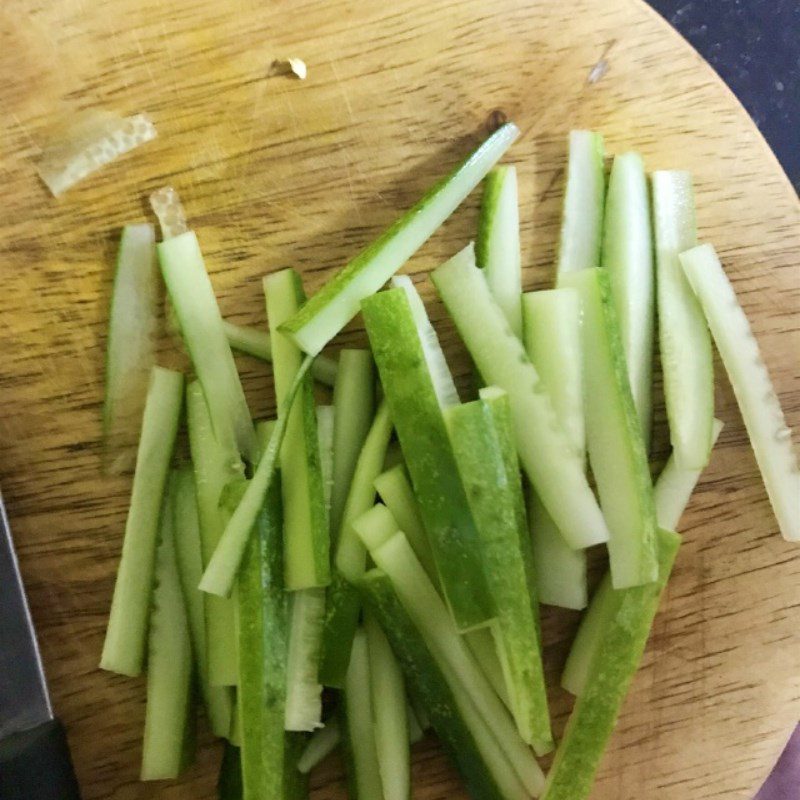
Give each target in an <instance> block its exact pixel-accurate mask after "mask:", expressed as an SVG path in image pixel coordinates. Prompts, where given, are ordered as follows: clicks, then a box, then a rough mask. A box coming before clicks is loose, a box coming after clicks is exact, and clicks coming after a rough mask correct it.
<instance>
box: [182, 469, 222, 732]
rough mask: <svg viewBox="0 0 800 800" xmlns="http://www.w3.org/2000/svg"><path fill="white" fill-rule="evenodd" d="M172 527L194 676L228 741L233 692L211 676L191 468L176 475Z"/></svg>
mask: <svg viewBox="0 0 800 800" xmlns="http://www.w3.org/2000/svg"><path fill="white" fill-rule="evenodd" d="M170 481H171V483H172V484H173V489H172V492H173V502H172V526H173V531H174V537H175V555H176V558H177V563H178V574H179V576H180V579H181V589H182V590H183V599H184V603H185V605H186V614H187V617H188V620H189V633H190V634H191V639H192V651H193V653H194V663H195V672H196V674H197V677H198V683H199V684H200V693H201V695H202V697H203V703H204V705H205V708H206V715H207V717H208V720H209V724H210V727H211V732H212V733H213V734H214V735H215V736H219V737H227V736H228V733H229V732H230V729H231V713H232V710H233V690H232V689H231V688H230V687H229V686H212V685H211V682H210V681H209V672H208V638H207V636H206V608H205V605H206V603H207V602H208V601H209V600H211V599H212V597H211V595H207V594H205V593H203V592H201V591H200V589H198V588H197V587H198V584H199V583H200V578H201V577H202V575H203V555H202V551H201V544H200V538H201V537H200V521H199V518H198V513H197V492H196V491H195V485H194V476H193V474H192V470H191V468H190V467H185V468H183V469H181V470H178V471H176V472H173V474H172V476H171V478H170Z"/></svg>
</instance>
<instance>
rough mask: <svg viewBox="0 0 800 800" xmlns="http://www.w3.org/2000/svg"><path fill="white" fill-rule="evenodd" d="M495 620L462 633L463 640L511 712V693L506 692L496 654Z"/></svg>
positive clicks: (503, 675) (501, 668)
mask: <svg viewBox="0 0 800 800" xmlns="http://www.w3.org/2000/svg"><path fill="white" fill-rule="evenodd" d="M496 628H497V622H492V623H491V624H490V625H487V626H486V627H485V628H476V629H475V630H473V631H467V632H466V633H464V634H462V635H463V637H464V642H465V643H466V645H467V647H468V648H469V652H470V653H472V657H473V658H474V659H475V663H476V664H477V665H478V666H479V667H480V668H481V672H482V673H483V674H484V676H485V678H486V680H487V681H489V684H490V686H491V687H492V689H494V692H495V694H496V695H497V696H498V697H499V698H500V699H501V700H502V701H503V705H504V706H505V707H506V708H507V709H508V710H509V711H510V712H511V713H512V714H513V713H514V709H513V707H512V705H511V695H509V693H508V685H507V684H506V676H505V674H504V671H503V665H502V664H501V663H500V656H499V655H498V648H499V643H498V642H497V640H496V639H495V636H496V633H495V630H496Z"/></svg>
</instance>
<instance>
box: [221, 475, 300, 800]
mask: <svg viewBox="0 0 800 800" xmlns="http://www.w3.org/2000/svg"><path fill="white" fill-rule="evenodd" d="M281 519H282V509H281V491H280V484H279V482H278V481H276V482H275V483H274V484H273V485H272V486H271V487H270V489H269V491H268V493H267V497H266V500H265V501H264V507H263V509H262V511H261V512H260V514H259V516H258V520H257V522H256V529H255V531H254V534H253V536H252V537H251V539H250V541H249V542H248V545H247V549H246V551H245V556H244V559H243V561H242V568H241V570H240V572H239V579H238V582H237V586H236V611H237V614H236V630H237V637H238V642H237V644H238V648H237V649H238V654H239V655H238V671H239V675H238V678H239V688H238V691H237V701H238V711H239V719H240V720H241V728H242V742H241V769H242V778H243V784H244V800H262V799H263V798H280V799H281V800H282V799H283V797H284V793H283V789H284V784H285V782H286V781H287V779H288V777H289V774H290V773H291V772H293V771H294V770H295V767H296V765H295V764H294V763H293V761H292V759H291V755H292V746H291V744H292V743H291V738H292V736H293V735H292V734H287V733H284V730H283V728H284V720H285V704H286V670H287V653H288V646H289V643H288V636H289V595H288V593H286V592H285V591H284V590H283V563H282V562H283V543H282V531H281Z"/></svg>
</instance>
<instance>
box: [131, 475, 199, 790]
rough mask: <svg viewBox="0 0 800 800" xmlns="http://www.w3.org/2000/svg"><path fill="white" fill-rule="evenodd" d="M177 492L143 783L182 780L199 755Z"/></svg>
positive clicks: (163, 566)
mask: <svg viewBox="0 0 800 800" xmlns="http://www.w3.org/2000/svg"><path fill="white" fill-rule="evenodd" d="M172 488H173V487H170V490H169V491H168V492H167V494H166V496H165V498H164V503H163V508H162V512H161V523H160V542H159V545H158V553H157V557H156V570H155V586H154V589H153V612H152V615H151V620H150V631H149V643H148V652H147V708H146V712H145V719H144V740H143V743H142V768H141V774H140V778H141V780H143V781H155V780H166V779H171V778H177V777H178V775H180V773H181V772H182V771H183V769H184V768H185V767H186V766H187V765H188V764H189V762H190V761H191V760H192V758H193V755H194V723H195V721H194V713H193V712H194V709H193V706H192V672H193V671H192V643H191V637H190V634H189V620H188V618H187V615H186V606H185V604H184V600H183V595H182V593H181V583H180V578H179V577H178V565H177V561H176V557H175V538H174V529H173V507H172V503H173V500H174V493H173V491H172Z"/></svg>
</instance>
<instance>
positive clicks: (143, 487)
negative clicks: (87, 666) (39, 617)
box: [100, 367, 183, 676]
mask: <svg viewBox="0 0 800 800" xmlns="http://www.w3.org/2000/svg"><path fill="white" fill-rule="evenodd" d="M182 398H183V375H181V374H180V373H179V372H172V371H171V370H167V369H163V368H161V367H154V368H153V371H152V373H151V376H150V385H149V388H148V390H147V400H146V402H145V408H144V416H143V418H142V435H141V437H140V438H139V448H138V451H137V454H136V471H135V473H134V476H133V489H132V491H131V504H130V508H129V510H128V519H127V521H126V523H125V539H124V541H123V544H122V556H121V558H120V562H119V569H118V571H117V581H116V584H115V585H114V598H113V600H112V602H111V614H110V617H109V620H108V629H107V631H106V638H105V642H104V643H103V654H102V657H101V660H100V666H101V668H102V669H107V670H110V671H111V672H119V673H121V674H122V675H131V676H135V675H139V674H140V673H141V671H142V663H143V661H144V652H145V646H146V643H147V625H148V620H149V617H150V597H151V592H152V589H153V570H154V565H155V553H156V542H157V539H158V524H159V516H160V514H161V503H162V499H163V496H164V487H165V485H166V481H167V473H168V471H169V465H170V461H171V460H172V449H173V446H174V444H175V436H176V434H177V431H178V421H179V419H180V412H181V405H182Z"/></svg>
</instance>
